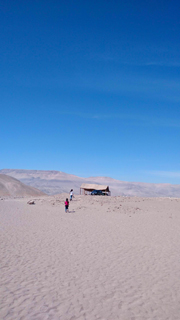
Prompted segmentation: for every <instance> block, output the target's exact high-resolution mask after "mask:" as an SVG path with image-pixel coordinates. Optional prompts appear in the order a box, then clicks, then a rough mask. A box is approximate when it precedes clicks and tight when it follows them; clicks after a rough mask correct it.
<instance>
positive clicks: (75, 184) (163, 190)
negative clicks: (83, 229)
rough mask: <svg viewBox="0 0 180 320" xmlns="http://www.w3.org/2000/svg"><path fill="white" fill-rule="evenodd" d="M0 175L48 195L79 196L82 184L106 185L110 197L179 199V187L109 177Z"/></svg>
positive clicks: (34, 173)
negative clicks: (66, 194)
mask: <svg viewBox="0 0 180 320" xmlns="http://www.w3.org/2000/svg"><path fill="white" fill-rule="evenodd" d="M0 174H4V175H8V176H11V177H13V178H15V179H18V180H19V181H21V182H22V183H24V184H25V185H28V186H31V187H33V188H36V189H39V190H41V191H42V192H44V193H46V194H48V195H54V194H58V193H63V192H65V193H67V192H69V191H70V189H73V190H74V193H75V194H79V193H80V186H81V184H82V183H93V184H94V183H96V184H103V185H108V186H109V188H110V191H111V194H112V196H117V195H122V196H137V197H176V198H180V185H172V184H164V183H159V184H155V183H143V182H125V181H120V180H116V179H112V178H110V177H89V178H81V177H78V176H75V175H73V174H68V173H65V172H61V171H51V170H46V171H45V170H21V169H2V170H0Z"/></svg>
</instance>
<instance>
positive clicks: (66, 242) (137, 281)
mask: <svg viewBox="0 0 180 320" xmlns="http://www.w3.org/2000/svg"><path fill="white" fill-rule="evenodd" d="M66 196H67V195H66V194H61V195H58V196H54V197H40V198H38V197H36V198H33V199H34V201H35V205H34V206H30V205H27V199H26V200H25V199H5V200H1V201H0V217H1V227H2V230H1V233H0V245H1V251H0V260H1V296H0V305H1V309H0V319H3V320H15V319H21V320H27V319H28V320H48V319H49V320H70V319H71V320H85V319H87V320H97V319H99V320H118V319H120V320H130V319H133V320H152V319H153V320H179V315H180V307H179V306H180V291H179V288H180V268H179V247H180V237H179V234H180V215H179V210H180V199H166V198H155V199H154V198H136V197H134V198H129V197H93V196H75V198H74V200H73V201H72V202H71V203H70V213H68V214H65V212H64V199H65V198H66ZM29 199H30V198H29ZM31 199H32V198H31Z"/></svg>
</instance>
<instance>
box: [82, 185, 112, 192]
mask: <svg viewBox="0 0 180 320" xmlns="http://www.w3.org/2000/svg"><path fill="white" fill-rule="evenodd" d="M81 189H85V190H89V191H91V190H102V191H109V186H107V185H102V184H90V183H83V184H82V185H81Z"/></svg>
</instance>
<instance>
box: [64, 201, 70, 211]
mask: <svg viewBox="0 0 180 320" xmlns="http://www.w3.org/2000/svg"><path fill="white" fill-rule="evenodd" d="M64 204H65V212H69V200H68V198H66V201H65V202H64Z"/></svg>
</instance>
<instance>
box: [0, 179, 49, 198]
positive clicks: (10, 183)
mask: <svg viewBox="0 0 180 320" xmlns="http://www.w3.org/2000/svg"><path fill="white" fill-rule="evenodd" d="M42 195H44V192H42V191H40V190H38V189H35V188H33V187H30V186H27V185H25V184H24V183H22V182H20V181H18V180H17V179H15V178H12V177H10V176H7V175H5V174H0V196H5V197H10V196H11V197H27V196H42Z"/></svg>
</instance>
